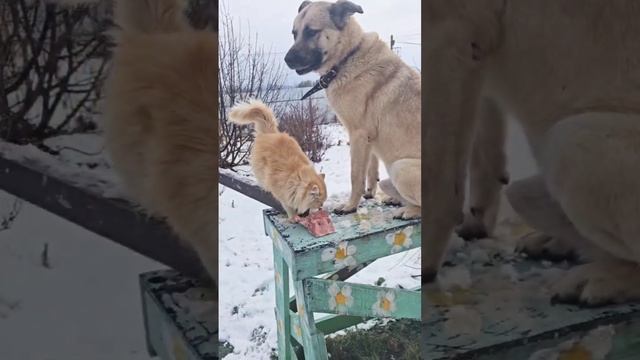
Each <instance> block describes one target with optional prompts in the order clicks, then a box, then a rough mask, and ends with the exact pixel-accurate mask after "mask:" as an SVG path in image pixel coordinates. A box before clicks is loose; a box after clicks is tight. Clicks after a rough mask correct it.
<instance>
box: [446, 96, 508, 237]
mask: <svg viewBox="0 0 640 360" xmlns="http://www.w3.org/2000/svg"><path fill="white" fill-rule="evenodd" d="M477 121H478V123H477V124H476V129H475V136H474V142H473V149H472V153H471V163H470V166H469V183H470V187H469V190H470V191H469V196H470V201H469V207H470V208H469V211H468V212H466V213H465V220H464V223H463V224H462V225H461V226H459V227H458V228H457V229H456V231H457V233H458V235H459V236H460V237H462V238H463V239H465V240H471V239H478V238H485V237H487V236H490V235H491V234H492V233H493V230H494V227H495V224H496V219H497V216H498V211H499V209H500V190H501V188H502V185H503V184H506V183H507V182H508V175H507V172H506V156H505V153H504V143H505V126H506V124H505V119H504V116H503V114H502V112H501V111H500V109H498V107H497V105H496V104H495V103H494V102H493V101H492V100H489V99H483V100H482V101H481V102H480V106H479V109H478V120H477Z"/></svg>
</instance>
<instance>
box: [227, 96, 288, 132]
mask: <svg viewBox="0 0 640 360" xmlns="http://www.w3.org/2000/svg"><path fill="white" fill-rule="evenodd" d="M229 120H230V121H231V122H233V123H236V124H240V125H246V124H251V123H253V124H255V126H256V132H257V133H258V134H268V133H277V132H278V120H277V119H276V116H275V115H274V114H273V110H271V108H270V107H268V106H267V105H266V104H265V103H263V102H262V101H260V100H256V99H253V100H249V101H248V102H245V103H240V104H237V105H235V106H234V107H233V108H231V110H230V111H229Z"/></svg>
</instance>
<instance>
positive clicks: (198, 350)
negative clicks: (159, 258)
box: [140, 270, 219, 360]
mask: <svg viewBox="0 0 640 360" xmlns="http://www.w3.org/2000/svg"><path fill="white" fill-rule="evenodd" d="M140 288H141V291H142V308H143V311H144V322H145V331H146V334H147V347H148V349H149V353H150V354H151V355H152V356H156V355H157V356H159V357H160V358H161V359H163V360H214V359H218V358H219V357H218V345H219V342H218V327H217V325H218V324H217V323H218V309H217V302H216V301H214V296H215V294H214V292H213V291H212V290H211V289H209V288H207V287H206V286H204V285H203V284H202V283H200V282H198V281H196V280H193V279H192V278H189V277H185V276H183V275H181V274H180V273H178V272H176V271H173V270H162V271H152V272H147V273H144V274H141V275H140Z"/></svg>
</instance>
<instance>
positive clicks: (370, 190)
mask: <svg viewBox="0 0 640 360" xmlns="http://www.w3.org/2000/svg"><path fill="white" fill-rule="evenodd" d="M379 167H380V160H378V157H377V156H376V155H375V154H374V153H373V152H371V154H370V155H369V164H368V166H367V190H366V191H365V193H364V198H365V199H373V197H374V196H376V191H377V188H378V181H380V179H379V177H380V175H379V173H378V170H379Z"/></svg>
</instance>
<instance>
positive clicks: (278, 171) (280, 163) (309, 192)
mask: <svg viewBox="0 0 640 360" xmlns="http://www.w3.org/2000/svg"><path fill="white" fill-rule="evenodd" d="M229 120H231V121H232V122H234V123H236V124H251V123H253V124H255V127H256V137H255V141H254V142H253V147H252V149H251V157H250V162H251V168H252V169H253V172H254V174H255V176H256V179H257V180H258V183H259V184H260V186H262V187H263V188H264V189H265V190H267V191H269V192H270V193H271V194H273V196H274V197H275V198H276V199H277V200H278V201H280V203H281V204H282V206H283V207H284V209H285V210H286V211H287V215H288V216H289V219H291V220H293V218H294V217H295V216H296V215H300V216H306V215H308V214H309V211H311V210H317V209H320V208H322V205H323V204H324V202H325V201H326V200H327V187H326V185H325V183H324V174H318V173H316V170H315V169H314V168H313V163H312V162H311V161H310V160H309V158H308V157H307V156H306V155H305V153H304V152H303V151H302V149H301V148H300V145H299V144H298V142H297V141H296V140H295V139H294V138H292V137H291V136H289V135H288V134H285V133H281V132H279V131H278V122H277V120H276V117H275V115H274V114H273V111H272V110H271V109H270V108H269V107H268V106H267V105H265V104H264V103H263V102H261V101H258V100H252V101H250V102H248V103H244V104H239V105H236V106H234V107H233V108H232V109H231V111H230V112H229Z"/></svg>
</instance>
